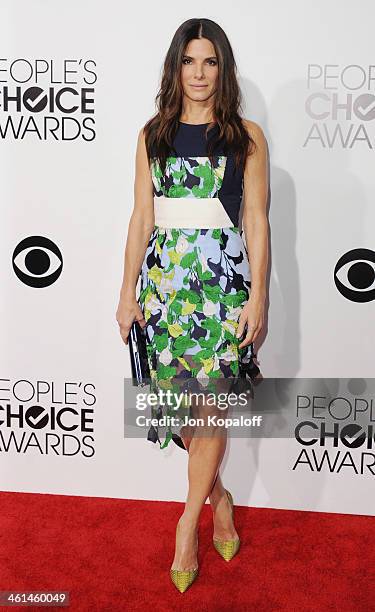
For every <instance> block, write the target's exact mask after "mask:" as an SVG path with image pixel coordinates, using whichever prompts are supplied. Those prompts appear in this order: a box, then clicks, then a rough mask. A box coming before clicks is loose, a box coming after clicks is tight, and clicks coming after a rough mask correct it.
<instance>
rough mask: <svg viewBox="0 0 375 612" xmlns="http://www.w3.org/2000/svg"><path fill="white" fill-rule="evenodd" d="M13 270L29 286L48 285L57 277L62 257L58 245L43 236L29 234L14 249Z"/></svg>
mask: <svg viewBox="0 0 375 612" xmlns="http://www.w3.org/2000/svg"><path fill="white" fill-rule="evenodd" d="M12 263H13V270H14V272H15V273H16V275H17V277H18V278H19V279H20V281H22V282H23V283H24V284H25V285H28V286H29V287H35V288H42V287H49V286H50V285H52V284H53V283H54V282H56V280H57V279H58V278H59V276H60V274H61V271H62V267H63V258H62V255H61V251H60V249H59V248H58V246H57V245H56V244H55V243H54V242H52V240H49V238H45V237H44V236H29V237H28V238H25V239H24V240H22V241H21V242H20V243H19V244H18V245H17V246H16V248H15V249H14V252H13V257H12Z"/></svg>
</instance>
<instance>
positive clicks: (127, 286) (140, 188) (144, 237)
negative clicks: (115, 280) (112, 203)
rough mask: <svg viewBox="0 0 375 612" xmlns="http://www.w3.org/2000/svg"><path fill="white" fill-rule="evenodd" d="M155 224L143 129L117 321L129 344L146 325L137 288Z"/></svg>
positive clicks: (140, 135) (137, 160)
mask: <svg viewBox="0 0 375 612" xmlns="http://www.w3.org/2000/svg"><path fill="white" fill-rule="evenodd" d="M154 221H155V218H154V199H153V184H152V178H151V173H150V168H149V163H148V158H147V152H146V144H145V139H144V133H143V128H142V129H141V130H140V132H139V134H138V141H137V150H136V160H135V181H134V207H133V212H132V214H131V217H130V221H129V228H128V236H127V240H126V246H125V253H124V272H123V279H122V285H121V290H120V301H119V305H118V308H117V312H116V320H117V322H118V324H119V327H120V334H121V337H122V339H123V340H124V342H125V344H127V343H128V342H127V341H128V334H129V330H130V327H131V325H132V323H133V321H134V320H135V319H136V320H137V321H139V322H140V324H141V325H142V327H144V325H145V324H146V323H145V321H144V318H143V313H142V310H141V308H140V307H139V305H138V302H137V299H136V287H137V282H138V278H139V273H140V270H141V267H142V263H143V259H144V256H145V252H146V249H147V245H148V241H149V238H150V236H151V233H152V230H153V228H154Z"/></svg>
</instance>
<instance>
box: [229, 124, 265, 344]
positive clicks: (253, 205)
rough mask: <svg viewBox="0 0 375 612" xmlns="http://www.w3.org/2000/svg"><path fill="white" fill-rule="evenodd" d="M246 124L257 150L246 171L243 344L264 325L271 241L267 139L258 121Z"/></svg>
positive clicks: (248, 342) (239, 327)
mask: <svg viewBox="0 0 375 612" xmlns="http://www.w3.org/2000/svg"><path fill="white" fill-rule="evenodd" d="M244 125H245V127H246V129H247V131H248V133H249V134H250V136H251V137H252V139H253V140H254V141H255V143H256V145H257V149H255V152H254V153H252V155H250V156H249V157H248V158H247V161H246V165H245V170H244V194H243V205H244V208H243V217H242V227H243V229H244V232H245V238H246V246H247V250H248V254H249V262H250V269H251V291H250V298H249V301H248V303H247V304H246V308H244V312H243V313H241V318H240V321H239V326H238V330H237V334H239V335H240V336H241V335H242V333H243V330H244V326H245V324H246V323H247V324H248V332H247V335H246V337H245V339H244V340H243V341H242V342H241V344H240V345H239V347H243V346H246V345H248V344H250V343H251V342H253V341H254V340H255V338H256V337H257V336H258V334H259V332H260V330H261V329H262V326H263V321H264V300H265V297H266V274H267V266H268V241H269V237H268V219H267V212H266V207H267V198H268V185H269V178H268V163H267V142H266V139H265V136H264V134H263V131H262V128H261V127H260V126H259V125H258V124H256V123H255V122H253V121H249V120H244ZM242 315H243V316H242ZM250 328H251V329H250Z"/></svg>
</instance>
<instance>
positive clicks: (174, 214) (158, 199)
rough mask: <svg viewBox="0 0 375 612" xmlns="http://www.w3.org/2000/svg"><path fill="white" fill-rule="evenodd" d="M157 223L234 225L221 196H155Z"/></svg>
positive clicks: (195, 226) (162, 225)
mask: <svg viewBox="0 0 375 612" xmlns="http://www.w3.org/2000/svg"><path fill="white" fill-rule="evenodd" d="M154 215H155V225H157V226H159V227H168V228H172V227H186V228H193V229H198V228H209V229H211V228H212V229H215V228H222V227H234V224H233V222H232V221H231V219H230V217H229V215H228V213H227V211H226V210H225V208H224V206H223V205H222V203H221V201H220V200H219V198H167V197H165V196H155V197H154Z"/></svg>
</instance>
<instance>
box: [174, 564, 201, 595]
mask: <svg viewBox="0 0 375 612" xmlns="http://www.w3.org/2000/svg"><path fill="white" fill-rule="evenodd" d="M170 574H171V580H172V582H173V584H174V585H175V587H176V589H178V590H179V591H180V593H185V591H186V590H187V589H188V588H189V586H191V585H192V584H193V582H194V580H195V579H196V577H197V576H198V568H197V567H196V568H195V569H192V570H187V571H182V570H174V569H171V570H170Z"/></svg>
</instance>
